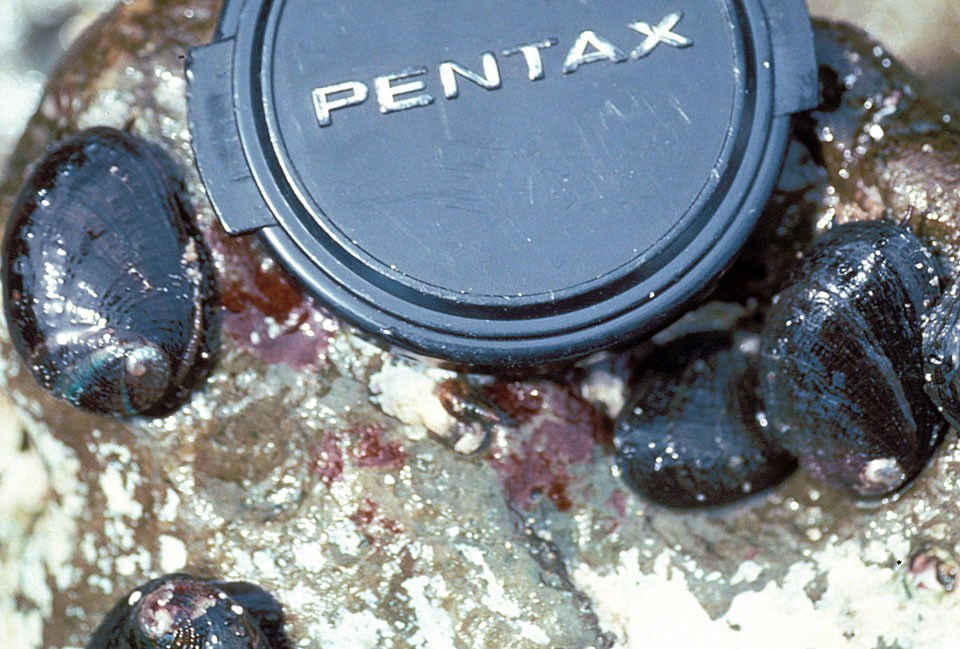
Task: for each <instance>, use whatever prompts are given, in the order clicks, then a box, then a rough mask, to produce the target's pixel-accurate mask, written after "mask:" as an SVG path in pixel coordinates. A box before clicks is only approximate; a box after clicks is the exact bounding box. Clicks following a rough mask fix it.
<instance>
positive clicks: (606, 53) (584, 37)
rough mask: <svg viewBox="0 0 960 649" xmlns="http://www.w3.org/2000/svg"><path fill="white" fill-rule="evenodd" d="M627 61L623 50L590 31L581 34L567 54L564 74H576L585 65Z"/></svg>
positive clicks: (564, 62)
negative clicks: (598, 62) (599, 62)
mask: <svg viewBox="0 0 960 649" xmlns="http://www.w3.org/2000/svg"><path fill="white" fill-rule="evenodd" d="M588 50H592V51H588ZM626 60H627V55H626V54H624V53H623V50H621V49H620V48H619V47H617V46H616V45H614V44H613V43H611V42H610V41H608V40H607V39H605V38H603V37H602V36H597V35H596V34H595V33H594V32H592V31H591V30H589V29H588V30H587V31H584V32H580V36H579V37H578V38H577V42H576V43H574V44H573V47H571V48H570V51H569V52H568V53H567V58H566V59H564V61H563V73H564V74H570V73H571V72H576V71H577V70H578V69H579V68H580V66H581V65H583V64H584V63H595V62H597V61H613V62H614V63H623V62H624V61H626Z"/></svg>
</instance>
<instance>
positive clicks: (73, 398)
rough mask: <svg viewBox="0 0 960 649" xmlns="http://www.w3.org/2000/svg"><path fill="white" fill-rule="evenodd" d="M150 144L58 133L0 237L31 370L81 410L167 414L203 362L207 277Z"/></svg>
mask: <svg viewBox="0 0 960 649" xmlns="http://www.w3.org/2000/svg"><path fill="white" fill-rule="evenodd" d="M183 193H184V189H183V184H182V181H181V180H180V176H179V173H178V170H177V169H176V167H175V165H174V163H173V161H172V160H170V158H169V157H168V156H167V155H166V154H165V153H164V152H163V151H161V150H160V149H159V148H158V147H156V146H154V145H152V144H150V143H147V142H145V141H143V140H140V139H138V138H136V137H134V136H132V135H130V134H129V133H125V132H122V131H117V130H114V129H108V128H95V129H90V130H88V131H84V132H82V133H80V134H78V135H76V136H73V137H71V138H69V139H67V140H65V141H63V142H61V143H59V144H58V145H57V146H55V147H54V148H53V149H52V150H51V151H50V152H49V153H48V154H47V155H46V156H45V157H44V158H43V159H42V160H40V161H39V163H38V164H37V167H36V169H35V171H34V172H33V174H32V175H31V176H30V178H29V179H28V180H27V182H26V183H25V184H24V186H23V188H22V189H21V190H20V193H19V195H18V196H17V200H16V203H15V205H14V208H13V212H12V214H11V217H10V220H9V222H8V224H7V231H6V236H5V239H4V248H3V262H2V273H3V276H2V279H3V286H4V303H5V312H6V319H7V326H8V328H9V330H10V335H11V337H12V339H13V343H14V345H15V346H16V349H17V351H18V352H19V353H20V355H21V357H22V358H23V359H24V361H25V362H26V364H27V366H28V367H29V369H30V372H31V373H32V374H33V376H34V378H35V379H36V381H37V382H38V383H39V384H40V385H41V386H43V387H44V388H45V389H47V390H49V391H50V392H51V393H53V394H54V395H55V396H57V397H59V398H61V399H65V400H66V401H68V402H70V403H72V404H73V405H75V406H77V407H79V408H82V409H84V410H88V411H91V412H97V413H104V414H115V415H120V416H130V415H134V414H141V413H142V414H151V415H152V414H164V413H166V412H168V411H170V410H172V409H173V408H175V407H176V406H177V405H179V404H180V403H182V402H183V401H184V400H185V399H186V398H187V396H188V395H189V393H190V390H191V389H192V388H194V387H195V386H196V385H197V384H198V383H199V382H200V381H202V379H203V378H204V377H205V376H206V374H208V373H209V370H210V368H211V366H212V364H213V360H214V354H215V350H216V347H217V341H218V336H219V334H218V331H217V326H216V324H217V314H216V282H215V278H214V276H213V264H212V263H211V260H210V253H209V251H208V249H207V246H206V245H205V243H204V242H203V239H202V238H201V237H200V235H199V233H198V231H197V229H196V227H195V226H194V224H193V223H192V221H191V218H190V213H189V211H188V210H187V208H186V202H185V200H184V198H183Z"/></svg>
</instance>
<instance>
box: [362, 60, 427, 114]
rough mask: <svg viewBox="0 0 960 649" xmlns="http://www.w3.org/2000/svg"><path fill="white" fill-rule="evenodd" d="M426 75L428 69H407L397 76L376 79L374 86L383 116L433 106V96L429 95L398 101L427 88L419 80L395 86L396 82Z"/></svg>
mask: <svg viewBox="0 0 960 649" xmlns="http://www.w3.org/2000/svg"><path fill="white" fill-rule="evenodd" d="M426 73H427V69H426V68H406V69H405V70H401V71H400V72H397V73H396V74H388V75H386V76H383V77H377V78H376V79H374V81H373V86H374V88H376V89H377V101H379V102H380V112H381V113H383V114H387V113H395V112H397V111H401V110H408V109H410V108H419V107H420V106H429V105H430V104H432V103H433V95H430V94H427V93H424V94H422V95H414V96H413V97H407V98H406V99H397V98H398V97H399V96H401V95H409V94H410V93H413V92H420V91H421V90H424V89H425V88H426V87H427V86H426V84H425V83H424V82H423V81H420V80H417V81H410V82H409V83H401V84H397V85H394V82H395V81H403V80H404V79H412V78H413V77H422V76H423V75H425V74H426Z"/></svg>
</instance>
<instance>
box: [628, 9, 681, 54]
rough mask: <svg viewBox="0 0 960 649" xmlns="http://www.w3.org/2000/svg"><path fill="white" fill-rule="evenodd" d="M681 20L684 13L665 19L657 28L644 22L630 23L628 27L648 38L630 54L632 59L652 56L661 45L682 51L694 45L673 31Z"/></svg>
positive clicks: (674, 14)
mask: <svg viewBox="0 0 960 649" xmlns="http://www.w3.org/2000/svg"><path fill="white" fill-rule="evenodd" d="M681 18H683V12H682V11H678V12H676V13H672V14H670V15H668V16H667V17H665V18H664V19H663V20H661V21H660V22H659V23H658V24H657V25H656V26H655V27H651V26H650V24H649V23H643V22H635V23H629V24H628V25H627V27H629V28H630V29H632V30H633V31H635V32H638V33H640V34H643V35H644V36H646V38H645V39H643V42H642V43H640V45H638V46H637V47H636V48H634V50H633V51H632V52H630V58H632V59H642V58H643V57H645V56H647V55H648V54H650V52H652V51H653V50H654V49H655V48H656V47H657V45H660V44H661V43H663V44H664V45H670V46H671V47H677V48H680V49H683V48H684V47H690V46H691V45H693V41H692V40H690V39H689V38H687V37H686V36H681V35H680V34H676V33H674V31H673V30H674V28H676V26H677V24H678V23H679V22H680V19H681Z"/></svg>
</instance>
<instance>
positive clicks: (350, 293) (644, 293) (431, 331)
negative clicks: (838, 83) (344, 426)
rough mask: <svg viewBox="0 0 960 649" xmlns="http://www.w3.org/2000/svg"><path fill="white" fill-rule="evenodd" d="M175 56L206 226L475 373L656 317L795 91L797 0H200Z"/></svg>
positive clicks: (757, 207) (745, 194) (769, 143)
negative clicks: (207, 15) (182, 73)
mask: <svg viewBox="0 0 960 649" xmlns="http://www.w3.org/2000/svg"><path fill="white" fill-rule="evenodd" d="M187 65H188V68H187V70H188V83H189V118H190V128H191V132H192V137H193V146H194V150H195V152H196V157H197V162H198V165H199V168H200V173H201V176H202V178H203V182H204V185H205V187H206V190H207V193H208V195H209V197H210V199H211V201H212V203H213V205H214V208H215V210H216V212H217V214H218V216H219V218H220V220H221V222H222V224H223V226H224V228H226V230H227V231H228V232H230V233H233V234H238V233H244V232H252V231H258V232H259V233H260V235H261V237H262V238H263V240H264V241H265V242H266V243H267V245H268V246H269V248H270V249H271V250H272V252H273V254H275V255H276V257H277V259H278V260H279V261H281V262H282V263H283V264H284V265H285V266H286V267H287V268H288V269H289V270H290V271H291V272H292V273H293V274H294V275H295V276H296V277H297V278H298V279H299V280H300V281H301V282H302V283H303V284H304V285H305V286H306V287H307V288H308V289H309V290H310V291H312V292H313V293H314V294H315V295H317V296H318V297H319V298H320V299H321V300H322V301H323V302H324V303H325V304H327V305H328V306H329V307H331V308H332V309H333V310H335V311H336V312H337V313H339V314H340V315H342V316H343V317H344V318H346V319H347V320H349V321H351V322H353V323H354V324H356V325H358V326H359V327H360V328H362V329H364V330H366V331H368V332H371V333H373V334H375V335H377V336H380V337H382V338H384V339H386V340H387V341H389V342H391V343H394V344H396V345H399V346H401V347H404V348H407V349H409V350H412V351H414V352H417V353H419V354H423V355H427V356H431V357H435V358H439V359H444V360H448V361H453V362H455V363H459V364H470V365H475V366H483V367H514V366H523V365H528V364H533V363H543V362H550V361H558V360H565V359H570V358H576V357H580V356H583V355H586V354H588V353H590V352H594V351H597V350H600V349H603V348H607V347H611V346H614V345H619V344H622V343H625V342H627V341H630V340H635V339H638V338H640V337H643V336H647V335H650V334H652V333H653V332H655V331H656V330H657V329H659V328H661V327H663V326H664V325H666V324H668V323H669V322H670V321H671V320H672V319H674V318H676V317H677V316H679V315H680V314H682V313H683V311H684V310H685V309H686V308H689V306H690V304H691V301H692V300H694V299H695V298H696V297H697V296H698V295H700V294H702V293H703V291H704V290H705V289H706V287H707V286H708V285H709V284H710V282H711V281H712V280H714V279H715V278H716V277H717V276H718V275H719V274H720V273H721V272H722V271H723V269H724V268H725V267H726V266H727V265H728V264H729V263H730V262H731V261H732V259H733V257H734V256H735V255H736V253H737V251H738V249H739V248H740V246H741V245H742V244H743V242H744V240H745V239H746V237H747V235H748V234H749V233H750V231H751V229H752V228H753V226H754V224H755V222H756V219H757V217H758V216H759V214H760V211H761V209H762V208H763V205H764V203H765V201H766V200H767V198H768V197H769V194H770V192H771V190H772V187H773V185H774V182H775V180H776V177H777V174H778V172H779V169H780V166H781V164H782V161H783V155H784V149H785V146H786V139H787V133H788V128H789V121H790V115H791V114H792V113H794V112H797V111H800V110H805V109H810V108H813V107H814V106H815V105H816V103H817V93H818V83H817V66H816V61H815V56H814V50H813V32H812V29H811V25H810V19H809V16H808V14H807V10H806V7H805V5H804V3H803V1H802V0H669V1H664V0H643V1H640V2H637V1H628V0H479V1H477V0H474V1H471V2H461V1H459V0H453V1H451V0H437V1H434V2H431V1H424V0H416V1H414V0H394V1H391V2H383V1H382V0H323V1H320V0H272V1H271V0H226V3H225V4H224V7H223V10H222V14H221V16H220V22H219V27H218V31H217V35H216V37H215V40H214V42H213V43H211V44H210V45H206V46H203V47H199V48H195V49H194V50H193V51H192V52H191V54H190V57H189V58H188V64H187Z"/></svg>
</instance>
